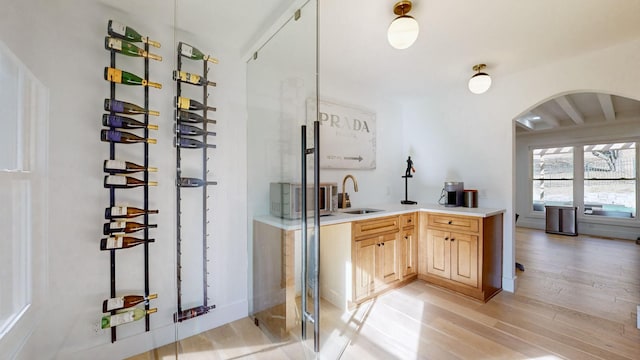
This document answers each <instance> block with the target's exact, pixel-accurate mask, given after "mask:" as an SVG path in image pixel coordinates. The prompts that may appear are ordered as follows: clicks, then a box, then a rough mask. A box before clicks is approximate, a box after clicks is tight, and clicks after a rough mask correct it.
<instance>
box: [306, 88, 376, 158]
mask: <svg viewBox="0 0 640 360" xmlns="http://www.w3.org/2000/svg"><path fill="white" fill-rule="evenodd" d="M319 106H320V109H319V110H320V111H319V113H318V120H319V121H320V156H321V158H320V167H321V168H325V169H375V168H376V115H375V113H374V112H371V111H368V110H364V109H361V108H357V107H354V106H351V105H343V104H337V103H333V102H329V101H325V100H320V103H319ZM315 116H316V107H315V100H314V99H307V119H308V120H309V122H308V123H311V121H313V120H315Z"/></svg>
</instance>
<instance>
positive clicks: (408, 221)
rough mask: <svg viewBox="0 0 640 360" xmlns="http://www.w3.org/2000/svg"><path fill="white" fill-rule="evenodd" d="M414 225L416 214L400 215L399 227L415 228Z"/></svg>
mask: <svg viewBox="0 0 640 360" xmlns="http://www.w3.org/2000/svg"><path fill="white" fill-rule="evenodd" d="M415 224H416V213H411V214H403V215H400V226H402V228H403V229H404V228H407V227H410V226H415Z"/></svg>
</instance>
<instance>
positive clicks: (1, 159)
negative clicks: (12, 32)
mask: <svg viewBox="0 0 640 360" xmlns="http://www.w3.org/2000/svg"><path fill="white" fill-rule="evenodd" d="M19 83H20V66H19V61H18V60H17V59H14V57H13V55H12V54H11V53H10V52H9V51H8V50H7V49H6V48H5V46H4V44H3V43H2V42H0V84H2V86H0V119H2V131H0V170H20V169H21V167H20V166H19V164H18V155H19V153H18V146H19V143H18V141H19V140H18V139H19V138H20V133H19V127H18V124H19V118H18V109H19V108H20V106H21V105H22V102H20V101H19V96H20V88H19Z"/></svg>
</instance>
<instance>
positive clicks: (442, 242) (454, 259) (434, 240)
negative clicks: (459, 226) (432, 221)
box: [426, 229, 478, 287]
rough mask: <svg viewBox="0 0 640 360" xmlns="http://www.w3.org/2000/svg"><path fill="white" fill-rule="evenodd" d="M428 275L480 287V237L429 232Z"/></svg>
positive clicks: (427, 249) (435, 231) (445, 232)
mask: <svg viewBox="0 0 640 360" xmlns="http://www.w3.org/2000/svg"><path fill="white" fill-rule="evenodd" d="M426 243H427V248H426V253H427V273H429V274H433V275H436V276H440V277H442V278H444V279H451V280H452V281H457V282H459V283H462V284H465V285H469V286H473V287H476V286H478V236H477V235H470V234H463V233H455V232H448V231H441V230H432V229H430V230H428V231H427V241H426Z"/></svg>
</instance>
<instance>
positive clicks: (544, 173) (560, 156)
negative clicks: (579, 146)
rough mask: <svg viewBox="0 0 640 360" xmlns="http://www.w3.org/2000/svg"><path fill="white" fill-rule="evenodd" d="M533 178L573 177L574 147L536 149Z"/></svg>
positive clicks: (534, 152)
mask: <svg viewBox="0 0 640 360" xmlns="http://www.w3.org/2000/svg"><path fill="white" fill-rule="evenodd" d="M533 178H534V179H573V148H572V147H563V148H548V149H535V150H534V151H533Z"/></svg>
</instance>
